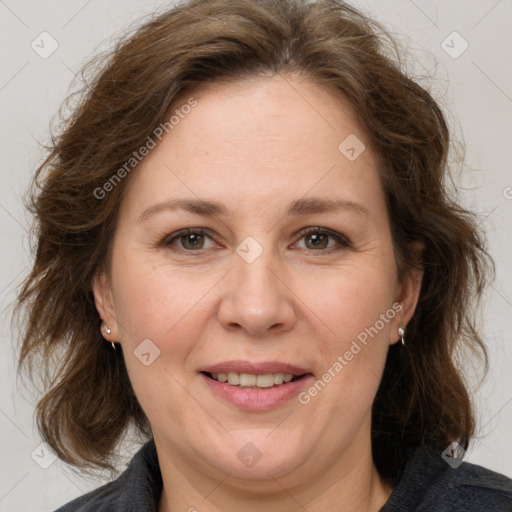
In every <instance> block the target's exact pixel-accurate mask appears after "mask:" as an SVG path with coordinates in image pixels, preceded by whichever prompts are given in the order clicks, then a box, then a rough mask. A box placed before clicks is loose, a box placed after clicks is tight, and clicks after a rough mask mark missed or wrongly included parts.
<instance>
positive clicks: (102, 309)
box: [92, 270, 119, 342]
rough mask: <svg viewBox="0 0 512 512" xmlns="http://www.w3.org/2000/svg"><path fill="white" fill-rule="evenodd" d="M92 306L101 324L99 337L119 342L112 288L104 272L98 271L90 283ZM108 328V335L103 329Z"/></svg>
mask: <svg viewBox="0 0 512 512" xmlns="http://www.w3.org/2000/svg"><path fill="white" fill-rule="evenodd" d="M92 291H93V294H94V304H95V306H96V310H97V311H98V314H99V315H100V318H101V320H102V322H103V324H102V329H101V335H102V336H103V337H104V338H105V339H106V340H108V341H110V342H116V341H119V329H118V325H117V321H116V315H115V308H114V301H113V299H112V288H111V285H110V281H109V279H108V276H107V275H106V273H105V271H104V270H98V271H97V272H96V274H95V275H94V278H93V281H92ZM104 327H105V328H106V327H109V328H110V334H109V333H107V332H106V330H105V328H104Z"/></svg>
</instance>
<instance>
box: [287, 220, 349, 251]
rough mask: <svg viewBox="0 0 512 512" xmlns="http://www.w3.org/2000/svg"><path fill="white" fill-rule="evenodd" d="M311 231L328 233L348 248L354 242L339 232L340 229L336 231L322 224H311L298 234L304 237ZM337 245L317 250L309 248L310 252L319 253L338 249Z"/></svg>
mask: <svg viewBox="0 0 512 512" xmlns="http://www.w3.org/2000/svg"><path fill="white" fill-rule="evenodd" d="M309 233H321V234H323V235H328V236H330V237H331V238H334V240H336V242H337V243H338V244H339V245H340V246H342V247H347V248H352V242H351V241H350V240H349V239H348V238H347V237H346V236H345V235H343V234H341V233H339V232H338V231H334V230H332V229H329V228H323V227H321V226H309V227H307V228H304V229H302V230H301V231H299V232H298V233H297V235H296V236H299V237H300V238H303V237H304V236H305V235H308V234H309ZM336 249H337V248H336V247H331V248H329V249H325V250H319V251H315V250H313V249H309V251H310V252H318V253H322V252H323V253H328V252H330V251H333V250H336Z"/></svg>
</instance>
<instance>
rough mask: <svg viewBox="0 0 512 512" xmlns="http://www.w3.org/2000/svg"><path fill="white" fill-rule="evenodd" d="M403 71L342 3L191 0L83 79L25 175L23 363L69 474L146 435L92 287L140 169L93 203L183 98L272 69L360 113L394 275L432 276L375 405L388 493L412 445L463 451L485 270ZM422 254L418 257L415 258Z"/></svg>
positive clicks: (438, 124) (444, 155) (433, 120)
mask: <svg viewBox="0 0 512 512" xmlns="http://www.w3.org/2000/svg"><path fill="white" fill-rule="evenodd" d="M400 59H401V57H400V52H399V50H397V47H396V45H395V44H394V43H393V40H392V39H391V38H390V37H389V36H388V35H387V34H386V31H385V30H384V29H383V28H382V27H381V26H380V25H378V24H377V23H375V22H374V21H372V20H370V19H369V18H368V17H367V16H365V15H363V14H362V13H361V12H359V11H358V10H356V9H354V8H353V7H351V6H349V5H347V4H345V3H343V2H341V1H336V0H318V1H316V2H306V1H302V0H276V1H272V0H258V1H255V0H191V1H188V2H184V3H181V4H180V5H177V6H175V7H173V8H172V9H171V10H168V11H166V12H163V13H160V14H155V15H154V16H153V17H151V19H150V20H146V21H145V23H144V24H143V25H142V26H140V27H139V28H137V29H135V30H134V31H132V32H131V33H129V34H128V35H127V36H125V37H123V38H122V39H120V40H119V41H118V42H117V43H116V44H115V47H114V48H113V49H112V50H110V51H108V52H107V53H106V54H103V55H100V56H99V57H97V58H96V59H94V60H93V61H91V62H90V63H89V65H88V66H86V67H85V68H84V71H83V74H82V76H83V79H84V81H85V82H84V83H85V84H86V85H85V86H84V87H83V89H82V90H81V91H79V96H78V98H79V100H78V102H75V104H74V105H73V106H72V108H71V109H69V108H68V114H66V115H64V114H62V115H61V124H60V128H59V132H58V134H57V135H54V136H53V137H52V142H51V145H50V146H49V148H48V151H49V154H48V156H47V158H46V159H45V161H44V162H43V164H42V165H41V166H40V167H39V168H38V169H37V171H36V174H35V178H34V183H33V188H32V190H31V193H30V195H29V201H28V202H29V205H28V207H29V208H30V211H31V212H32V213H33V215H34V218H35V239H36V246H37V248H36V251H35V261H34V265H33V268H32V270H31V273H30V275H29V276H28V277H27V278H26V280H25V282H24V284H23V286H22V289H21V291H20V294H19V297H18V302H17V311H18V312H19V311H21V310H24V311H25V312H26V317H25V318H24V322H23V331H22V333H23V341H22V346H21V350H20V368H21V369H24V370H26V371H27V373H28V375H30V377H31V379H32V380H34V370H37V371H38V372H40V373H41V374H42V376H43V384H44V394H43V396H42V398H41V399H40V400H39V402H38V404H37V408H36V417H37V422H38V427H39V429H40V431H41V434H42V436H43V438H44V439H45V440H46V441H47V442H48V443H49V444H50V445H51V446H52V447H53V448H54V450H55V451H56V452H57V454H58V455H59V457H60V458H61V459H62V460H63V461H65V462H67V463H70V464H73V465H75V466H77V467H79V468H91V467H100V468H109V469H112V468H113V461H115V455H116V453H117V449H118V448H119V446H120V440H121V439H122V437H123V434H124V433H125V432H126V431H127V429H128V427H130V426H134V427H135V428H136V429H137V431H138V432H141V433H142V434H143V437H146V438H149V437H150V436H151V428H150V425H149V423H148V420H147V418H146V416H145V414H144V412H143V411H142V409H141V407H140V405H139V403H138V401H137V399H136V397H135V395H134V393H133V390H132V387H131V385H130V381H129V379H128V375H127V371H126V368H125V364H124V359H123V356H122V352H121V350H119V349H118V350H117V351H113V350H112V349H111V347H110V345H109V344H108V343H106V342H105V340H104V339H103V338H102V336H101V334H100V318H99V315H98V313H97V311H96V308H95V305H94V299H93V293H92V288H91V283H92V280H93V277H94V275H95V273H96V272H97V271H98V269H100V268H106V267H108V261H109V247H110V242H111V240H112V238H113V236H112V235H113V233H114V231H115V228H116V217H117V213H118V210H119V205H120V202H121V201H122V197H123V191H124V190H125V187H126V185H127V183H128V182H129V181H130V176H131V175H133V173H135V172H137V171H136V169H134V170H133V171H132V172H131V174H129V175H128V176H127V177H125V178H124V179H123V180H120V182H119V183H116V186H115V187H112V190H111V191H109V193H108V194H105V197H104V198H103V199H101V200H100V199H98V198H97V194H95V191H97V190H98V188H101V187H103V186H104V184H105V183H106V182H107V181H108V180H109V179H111V177H112V176H113V175H114V174H115V173H116V172H117V171H118V169H120V168H121V167H122V166H123V165H124V164H125V162H127V160H129V159H130V157H131V156H132V154H133V152H134V151H136V150H137V149H138V148H140V147H141V146H143V145H144V144H145V143H146V141H147V138H148V137H149V136H151V134H152V133H153V131H154V130H155V128H156V127H157V126H158V125H160V124H161V123H165V122H166V121H168V119H169V116H170V115H171V114H172V111H173V108H175V107H176V106H177V105H178V104H179V100H180V98H183V97H184V95H185V94H190V93H191V92H193V91H194V89H196V90H197V88H199V87H201V86H202V85H206V84H209V83H212V82H216V81H217V82H222V81H242V80H244V79H245V78H250V77H255V76H256V77H257V76H273V75H277V74H280V75H283V76H284V75H292V74H296V75H300V76H302V77H306V78H308V79H309V80H312V81H313V82H314V83H316V84H323V85H325V86H329V87H335V88H337V89H338V90H339V91H340V92H341V93H342V95H343V96H344V98H345V99H346V100H347V101H348V102H349V103H350V104H351V105H352V107H353V109H354V110H355V112H356V114H357V118H358V119H359V122H360V126H361V128H362V129H363V130H365V132H366V133H367V135H368V137H369V139H370V141H371V144H372V148H373V150H374V152H375V153H376V155H377V156H378V158H379V160H380V172H381V175H382V180H383V184H384V188H385V194H386V198H387V202H388V210H389V217H390V223H391V228H392V236H393V243H394V247H395V253H396V259H397V267H398V270H399V276H403V275H404V274H405V273H406V272H407V270H410V269H411V268H412V267H416V268H417V267H418V266H419V267H420V268H422V270H423V272H424V277H423V284H422V289H421V294H420V298H419V303H418V305H417V309H416V312H415V314H414V316H413V318H412V320H411V322H410V323H409V325H408V327H407V344H406V345H405V347H401V346H399V344H397V345H395V346H392V347H391V348H390V350H389V353H388V358H387V362H386V366H385V370H384V375H383V378H382V382H381V385H380V388H379V390H378V393H377V396H376V399H375V402H374V405H373V421H372V445H373V456H374V461H375V464H376V466H377V468H378V470H379V472H380V473H381V475H382V476H383V477H384V478H388V479H390V480H396V478H397V476H398V475H399V472H400V468H401V466H402V465H403V464H402V463H403V461H404V457H405V455H406V453H407V451H408V450H409V449H411V448H414V447H416V446H418V445H420V444H424V443H427V444H431V445H433V446H436V447H439V448H440V449H443V448H444V447H446V446H447V445H448V444H449V443H450V442H452V441H454V440H458V442H459V443H460V444H461V445H462V446H463V447H465V448H467V446H468V442H469V440H470V438H471V436H472V435H473V434H474V428H475V422H474V417H473V411H472V406H471V401H470V397H469V393H468V391H467V389H466V386H465V384H464V380H463V378H462V376H461V372H460V369H458V367H457V365H456V364H455V359H456V357H455V356H456V354H457V353H458V349H459V348H463V349H464V348H471V349H473V350H472V351H471V352H477V353H479V354H481V355H482V356H483V357H482V360H483V362H484V365H485V367H487V358H486V353H485V347H484V345H483V343H482V340H481V339H480V337H479V335H478V333H477V331H476V329H475V327H474V325H475V324H474V320H475V314H476V307H475V305H476V303H477V302H478V301H476V302H475V299H478V298H479V297H480V295H481V292H482V290H483V287H484V285H485V284H486V282H487V276H488V275H489V274H490V272H489V271H490V270H492V260H491V259H490V257H489V256H488V254H487V252H486V249H485V243H484V241H483V239H482V236H481V235H480V234H479V232H478V230H477V227H476V226H477V222H476V219H475V217H474V216H473V215H472V214H471V213H469V212H468V211H466V210H464V209H463V208H461V207H460V206H458V205H457V203H456V200H455V198H454V196H453V191H450V190H452V188H450V187H449V185H450V181H449V176H450V175H449V174H448V169H449V166H448V154H449V148H450V140H449V132H448V129H447V124H446V121H445V118H444V115H443V113H442V111H441V110H440V108H439V106H438V105H437V103H436V101H434V99H433V98H432V96H431V95H430V94H429V93H428V92H427V91H426V90H425V89H424V88H422V87H420V86H419V85H418V84H417V83H416V82H415V81H414V80H413V79H412V78H410V77H409V76H408V75H407V73H406V72H405V71H404V70H403V69H402V64H401V60H400ZM72 98H76V96H72ZM414 242H420V243H421V244H423V246H424V251H423V254H422V257H421V262H418V260H417V258H415V257H414V254H412V251H411V244H413V243H414ZM475 349H477V350H475Z"/></svg>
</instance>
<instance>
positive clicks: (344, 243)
mask: <svg viewBox="0 0 512 512" xmlns="http://www.w3.org/2000/svg"><path fill="white" fill-rule="evenodd" d="M310 233H320V234H323V235H327V236H329V237H331V238H333V239H334V240H335V241H336V242H337V244H338V247H336V246H335V247H330V248H328V249H320V250H314V249H306V250H307V251H309V252H312V253H313V252H318V253H324V254H325V253H329V252H333V251H336V250H339V248H340V246H341V247H345V248H352V247H353V246H352V243H351V241H350V240H349V239H348V238H347V237H346V236H345V235H343V234H341V233H339V232H338V231H334V230H332V229H329V228H324V227H320V226H308V227H306V228H303V229H301V230H300V231H299V232H298V233H296V234H295V236H294V237H295V238H297V237H298V241H299V240H301V239H302V238H303V237H305V236H306V235H308V234H310ZM188 234H200V235H204V236H206V237H208V238H210V240H212V241H215V239H214V238H213V236H212V234H211V231H210V229H208V228H199V227H198V228H184V229H180V230H179V231H176V232H174V233H172V234H171V235H169V236H167V237H165V238H164V239H163V241H162V244H163V245H164V246H171V245H172V242H174V241H176V240H179V239H180V238H181V237H182V236H185V235H188ZM295 243H297V242H295ZM177 250H179V251H181V252H186V253H188V254H190V253H197V254H200V253H201V252H202V251H204V250H206V249H197V250H195V251H194V250H187V249H183V248H181V247H177Z"/></svg>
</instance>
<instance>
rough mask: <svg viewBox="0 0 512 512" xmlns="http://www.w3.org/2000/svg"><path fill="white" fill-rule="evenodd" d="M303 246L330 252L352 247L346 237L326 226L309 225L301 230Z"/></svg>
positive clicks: (308, 248)
mask: <svg viewBox="0 0 512 512" xmlns="http://www.w3.org/2000/svg"><path fill="white" fill-rule="evenodd" d="M301 237H302V238H301V240H304V248H305V249H306V250H309V251H319V252H330V251H332V250H334V251H335V250H339V249H344V248H347V247H352V245H351V243H350V241H349V240H348V238H346V237H345V236H343V235H342V234H341V233H338V232H336V231H332V230H330V229H326V228H316V227H310V228H306V229H305V230H303V231H302V232H301Z"/></svg>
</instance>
